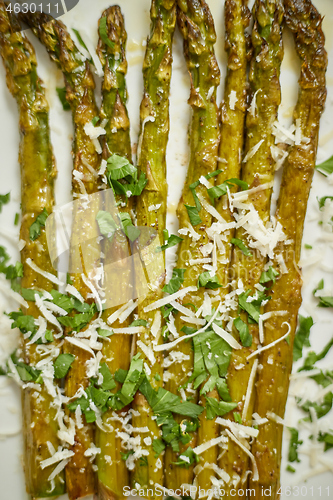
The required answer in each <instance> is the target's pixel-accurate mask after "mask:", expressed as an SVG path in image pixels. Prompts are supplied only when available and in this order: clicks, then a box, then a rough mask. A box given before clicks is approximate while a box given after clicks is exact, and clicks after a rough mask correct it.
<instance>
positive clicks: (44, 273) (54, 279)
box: [26, 257, 65, 286]
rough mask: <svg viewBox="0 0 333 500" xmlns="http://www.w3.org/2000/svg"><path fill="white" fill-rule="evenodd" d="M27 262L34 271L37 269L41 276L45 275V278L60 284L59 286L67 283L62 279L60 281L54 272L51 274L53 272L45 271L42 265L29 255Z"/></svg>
mask: <svg viewBox="0 0 333 500" xmlns="http://www.w3.org/2000/svg"><path fill="white" fill-rule="evenodd" d="M26 263H27V264H28V266H29V267H31V269H32V270H33V271H35V272H36V273H38V274H40V275H41V276H43V277H44V278H45V279H47V280H49V281H51V282H52V283H54V284H55V285H58V286H64V285H65V283H63V282H62V281H60V280H59V279H58V278H57V277H56V276H54V274H51V273H48V272H47V271H43V269H41V268H40V267H38V266H37V265H36V264H35V263H34V262H33V261H32V260H31V259H30V257H28V258H27V259H26Z"/></svg>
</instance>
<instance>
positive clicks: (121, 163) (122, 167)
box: [107, 154, 137, 184]
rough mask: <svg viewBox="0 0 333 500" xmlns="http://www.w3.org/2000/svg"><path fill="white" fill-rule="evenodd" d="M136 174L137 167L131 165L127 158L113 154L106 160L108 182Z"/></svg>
mask: <svg viewBox="0 0 333 500" xmlns="http://www.w3.org/2000/svg"><path fill="white" fill-rule="evenodd" d="M136 174H137V169H136V167H134V165H132V164H131V163H130V162H129V161H128V160H127V158H124V157H123V156H119V155H116V154H113V155H111V156H110V158H108V160H107V177H108V179H109V183H110V184H111V181H113V180H119V179H124V178H125V177H127V176H129V177H130V178H133V177H135V176H136Z"/></svg>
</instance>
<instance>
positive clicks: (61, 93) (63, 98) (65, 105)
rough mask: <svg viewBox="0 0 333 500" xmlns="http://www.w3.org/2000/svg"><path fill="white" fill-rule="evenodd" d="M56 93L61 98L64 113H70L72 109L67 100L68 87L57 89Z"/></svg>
mask: <svg viewBox="0 0 333 500" xmlns="http://www.w3.org/2000/svg"><path fill="white" fill-rule="evenodd" d="M56 91H57V94H58V97H59V100H60V102H61V104H62V108H63V110H64V111H69V110H70V109H71V107H70V104H69V102H68V101H67V98H66V93H67V91H66V87H56Z"/></svg>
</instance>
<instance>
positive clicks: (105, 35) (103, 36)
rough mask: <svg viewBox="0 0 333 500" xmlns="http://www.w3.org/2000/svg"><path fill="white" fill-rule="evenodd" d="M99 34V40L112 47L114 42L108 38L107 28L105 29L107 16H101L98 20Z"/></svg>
mask: <svg viewBox="0 0 333 500" xmlns="http://www.w3.org/2000/svg"><path fill="white" fill-rule="evenodd" d="M98 31H99V36H100V37H101V40H102V41H103V42H104V43H105V45H107V46H108V47H109V48H110V49H113V48H114V42H112V41H111V40H110V39H109V36H108V30H107V17H106V16H103V17H102V18H101V19H100V21H99V29H98Z"/></svg>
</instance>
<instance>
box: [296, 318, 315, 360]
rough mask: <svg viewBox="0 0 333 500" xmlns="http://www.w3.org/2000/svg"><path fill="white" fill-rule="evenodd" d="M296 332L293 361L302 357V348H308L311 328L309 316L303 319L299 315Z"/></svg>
mask: <svg viewBox="0 0 333 500" xmlns="http://www.w3.org/2000/svg"><path fill="white" fill-rule="evenodd" d="M298 324H299V326H298V330H297V332H296V335H295V341H294V350H293V359H294V361H297V360H298V359H300V358H301V357H302V354H303V347H310V341H309V337H310V329H311V327H312V326H313V319H312V318H311V316H308V317H307V318H305V317H304V316H301V315H299V317H298Z"/></svg>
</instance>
